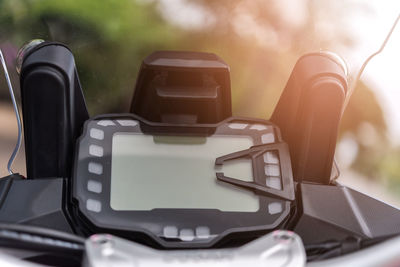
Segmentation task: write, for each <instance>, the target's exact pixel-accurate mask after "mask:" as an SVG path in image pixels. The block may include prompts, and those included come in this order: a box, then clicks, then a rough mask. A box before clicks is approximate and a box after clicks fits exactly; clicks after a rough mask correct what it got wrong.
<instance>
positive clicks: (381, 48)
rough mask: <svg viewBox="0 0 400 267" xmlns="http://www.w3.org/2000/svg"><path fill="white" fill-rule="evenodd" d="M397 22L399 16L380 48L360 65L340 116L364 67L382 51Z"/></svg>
mask: <svg viewBox="0 0 400 267" xmlns="http://www.w3.org/2000/svg"><path fill="white" fill-rule="evenodd" d="M399 20H400V14H398V16H397V18H396V20H395V21H394V23H393V25H392V28H391V29H390V31H389V33H388V34H387V35H386V38H385V40H384V41H383V43H382V45H381V47H380V48H379V49H378V51H376V52H375V53H373V54H372V55H370V56H369V57H368V58H367V59H366V60H365V61H364V63H363V64H362V66H361V69H360V70H359V71H358V73H357V76H356V78H355V80H354V82H353V83H352V85H351V86H350V90H349V94H348V96H347V97H346V99H345V102H344V105H343V109H342V115H343V113H344V111H345V109H346V107H347V105H348V104H349V101H350V98H351V96H352V94H353V92H354V90H355V88H356V86H357V84H358V81H359V80H360V78H361V75H362V74H363V72H364V69H365V67H366V66H367V64H368V63H369V62H370V61H371V59H372V58H373V57H375V56H376V55H378V54H380V53H381V52H382V51H383V49H384V48H385V46H386V44H387V42H388V41H389V39H390V37H391V36H392V33H393V31H394V29H395V28H396V26H397V23H398V22H399Z"/></svg>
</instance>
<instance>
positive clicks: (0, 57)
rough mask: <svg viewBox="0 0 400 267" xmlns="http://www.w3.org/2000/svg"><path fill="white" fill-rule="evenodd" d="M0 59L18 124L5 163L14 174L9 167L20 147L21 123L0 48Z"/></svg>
mask: <svg viewBox="0 0 400 267" xmlns="http://www.w3.org/2000/svg"><path fill="white" fill-rule="evenodd" d="M0 60H1V64H2V66H3V70H4V75H5V77H6V81H7V85H8V90H9V92H10V96H11V101H12V104H13V107H14V112H15V116H16V118H17V125H18V136H17V143H16V144H15V148H14V150H13V152H12V154H11V157H10V159H9V160H8V163H7V170H8V172H9V173H10V174H14V172H13V171H12V169H11V166H12V164H13V162H14V160H15V157H16V156H17V154H18V150H19V148H20V147H21V138H22V123H21V116H20V115H19V110H18V105H17V101H16V100H15V95H14V90H13V88H12V84H11V80H10V76H9V75H8V70H7V65H6V61H5V59H4V56H3V52H2V51H1V49H0Z"/></svg>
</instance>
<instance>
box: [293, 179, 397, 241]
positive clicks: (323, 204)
mask: <svg viewBox="0 0 400 267" xmlns="http://www.w3.org/2000/svg"><path fill="white" fill-rule="evenodd" d="M300 188H301V196H302V199H301V201H302V208H303V214H302V215H301V217H300V219H299V222H298V223H297V225H296V227H295V229H294V231H295V232H296V233H297V234H299V235H300V236H301V238H302V239H303V242H304V243H306V244H308V243H317V242H323V241H327V240H332V239H336V240H340V239H344V238H346V237H348V236H357V237H363V238H374V237H380V236H386V235H393V234H397V233H400V210H399V209H396V208H394V207H391V206H389V205H387V204H385V203H383V202H381V201H379V200H376V199H373V198H371V197H368V196H366V195H364V194H362V193H360V192H357V191H355V190H352V189H350V188H348V187H345V186H327V185H313V184H301V185H300Z"/></svg>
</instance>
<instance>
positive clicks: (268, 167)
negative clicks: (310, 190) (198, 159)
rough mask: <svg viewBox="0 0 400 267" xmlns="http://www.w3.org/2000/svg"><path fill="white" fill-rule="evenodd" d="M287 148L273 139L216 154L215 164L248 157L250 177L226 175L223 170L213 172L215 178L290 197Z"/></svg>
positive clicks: (282, 197) (268, 193) (264, 192)
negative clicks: (247, 147) (251, 180)
mask: <svg viewBox="0 0 400 267" xmlns="http://www.w3.org/2000/svg"><path fill="white" fill-rule="evenodd" d="M287 151H288V149H287V145H286V144H285V143H275V144H265V145H259V146H253V147H251V148H249V149H246V150H242V151H238V152H234V153H231V154H227V155H224V156H221V157H218V158H217V159H216V160H215V165H216V166H222V165H223V164H224V162H225V161H231V160H236V159H243V158H245V159H251V161H252V171H253V179H254V181H253V182H248V181H243V180H240V179H237V178H231V177H227V176H225V175H224V173H223V172H216V176H217V180H219V181H222V182H225V183H229V184H232V185H235V186H238V187H241V188H245V189H250V190H254V191H255V192H256V193H260V194H264V195H270V196H273V197H279V198H281V199H284V200H294V199H295V197H294V186H293V178H292V168H291V163H290V158H289V154H288V153H287Z"/></svg>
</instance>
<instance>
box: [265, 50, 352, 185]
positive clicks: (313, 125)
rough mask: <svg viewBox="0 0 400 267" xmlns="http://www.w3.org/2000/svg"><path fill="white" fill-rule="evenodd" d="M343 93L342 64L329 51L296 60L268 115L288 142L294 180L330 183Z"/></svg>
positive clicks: (344, 89) (343, 74)
mask: <svg viewBox="0 0 400 267" xmlns="http://www.w3.org/2000/svg"><path fill="white" fill-rule="evenodd" d="M346 93H347V78H346V70H345V66H343V65H341V64H340V62H338V61H337V60H335V59H334V58H332V57H331V56H330V55H329V54H326V53H313V54H307V55H305V56H303V57H301V58H300V59H299V60H298V61H297V63H296V65H295V67H294V69H293V72H292V74H291V76H290V78H289V81H288V83H287V84H286V87H285V89H284V91H283V93H282V95H281V97H280V99H279V102H278V105H277V106H276V108H275V110H274V113H273V114H272V117H271V121H272V122H274V123H275V124H277V125H278V126H279V128H280V129H281V132H282V136H283V140H285V142H287V143H288V145H289V149H290V155H291V160H292V167H293V177H294V179H295V180H296V181H299V182H300V181H307V182H313V183H319V184H329V183H330V178H331V172H332V164H333V160H334V154H335V147H336V138H337V133H338V129H339V122H340V119H341V115H342V107H343V103H344V100H345V97H346Z"/></svg>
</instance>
